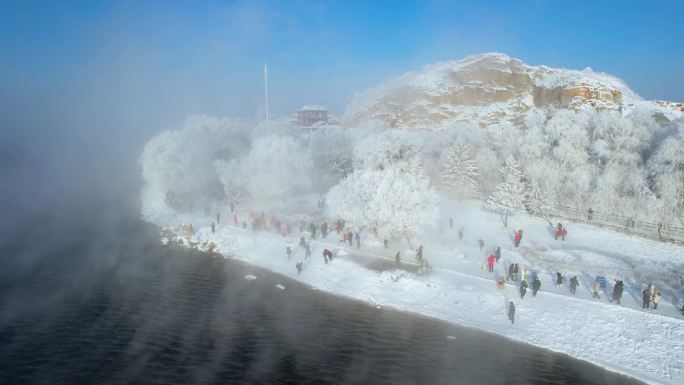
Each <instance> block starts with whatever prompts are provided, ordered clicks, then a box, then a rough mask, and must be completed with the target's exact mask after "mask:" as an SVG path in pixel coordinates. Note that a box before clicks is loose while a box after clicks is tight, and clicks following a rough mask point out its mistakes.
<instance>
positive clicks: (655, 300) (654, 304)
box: [653, 291, 660, 310]
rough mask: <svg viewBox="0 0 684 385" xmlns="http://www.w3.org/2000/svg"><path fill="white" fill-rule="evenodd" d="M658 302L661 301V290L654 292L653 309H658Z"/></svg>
mask: <svg viewBox="0 0 684 385" xmlns="http://www.w3.org/2000/svg"><path fill="white" fill-rule="evenodd" d="M658 303H660V291H656V292H655V294H653V310H658Z"/></svg>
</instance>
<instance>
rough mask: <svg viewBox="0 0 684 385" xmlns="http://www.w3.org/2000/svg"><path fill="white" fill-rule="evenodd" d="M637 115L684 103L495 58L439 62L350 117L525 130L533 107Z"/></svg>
mask: <svg viewBox="0 0 684 385" xmlns="http://www.w3.org/2000/svg"><path fill="white" fill-rule="evenodd" d="M583 107H589V108H593V109H596V110H599V111H605V110H610V111H620V112H623V113H629V112H630V111H631V110H632V109H634V108H635V107H643V108H645V109H647V110H649V111H651V112H652V114H653V115H657V117H658V119H660V120H661V121H663V122H665V120H664V119H667V121H671V120H674V119H676V118H678V117H680V116H682V114H684V104H682V103H672V102H666V101H646V100H644V99H643V98H641V97H640V96H639V95H637V94H636V93H635V92H634V91H632V90H631V89H630V88H629V87H628V86H627V85H626V84H625V83H624V82H623V81H622V80H620V79H618V78H615V77H612V76H610V75H606V74H603V73H596V72H594V71H592V70H591V69H589V68H587V69H584V70H581V71H578V70H567V69H559V68H550V67H546V66H543V65H542V66H530V65H527V64H525V63H523V62H522V61H520V60H518V59H514V58H511V57H509V56H507V55H505V54H500V53H487V54H481V55H474V56H469V57H467V58H465V59H463V60H459V61H448V62H441V63H435V64H431V65H428V66H425V67H423V68H422V69H421V70H419V71H413V72H409V73H406V74H404V75H402V76H400V77H398V78H396V79H394V80H391V81H389V82H388V83H386V84H383V85H381V86H379V87H377V88H374V89H370V90H368V91H365V92H363V93H361V94H359V95H357V96H356V97H355V98H354V100H353V101H352V102H351V103H350V105H349V106H348V108H347V111H346V114H345V121H346V123H347V125H349V126H354V125H356V124H358V123H359V122H361V121H364V120H380V121H383V122H385V123H386V124H387V125H389V126H390V127H403V128H418V127H427V128H436V127H440V126H443V125H445V123H453V122H467V123H475V124H478V125H479V126H481V127H486V126H489V125H492V124H496V123H501V122H510V123H513V124H514V125H515V126H517V127H521V126H523V125H524V117H525V114H527V113H528V112H529V111H530V110H532V109H540V110H542V111H544V112H547V113H548V112H550V111H552V110H554V109H572V110H579V109H582V108H583Z"/></svg>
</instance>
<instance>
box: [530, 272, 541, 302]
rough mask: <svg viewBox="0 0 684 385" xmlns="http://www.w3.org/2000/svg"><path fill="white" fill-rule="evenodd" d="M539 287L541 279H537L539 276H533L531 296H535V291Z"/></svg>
mask: <svg viewBox="0 0 684 385" xmlns="http://www.w3.org/2000/svg"><path fill="white" fill-rule="evenodd" d="M539 288H541V281H540V280H539V277H536V276H535V277H534V279H533V280H532V297H536V296H537V292H538V291H539Z"/></svg>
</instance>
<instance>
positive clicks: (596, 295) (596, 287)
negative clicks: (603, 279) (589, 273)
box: [591, 279, 601, 299]
mask: <svg viewBox="0 0 684 385" xmlns="http://www.w3.org/2000/svg"><path fill="white" fill-rule="evenodd" d="M593 292H594V295H593V296H592V297H591V298H598V299H601V296H599V293H600V292H601V283H600V282H599V281H598V279H597V280H596V281H595V282H594V289H593Z"/></svg>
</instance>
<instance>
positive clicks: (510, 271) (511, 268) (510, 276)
mask: <svg viewBox="0 0 684 385" xmlns="http://www.w3.org/2000/svg"><path fill="white" fill-rule="evenodd" d="M514 267H515V266H514V265H513V264H512V263H511V265H510V266H508V275H507V276H506V281H508V280H509V279H513V268H514Z"/></svg>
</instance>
